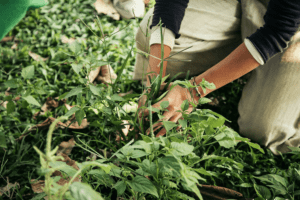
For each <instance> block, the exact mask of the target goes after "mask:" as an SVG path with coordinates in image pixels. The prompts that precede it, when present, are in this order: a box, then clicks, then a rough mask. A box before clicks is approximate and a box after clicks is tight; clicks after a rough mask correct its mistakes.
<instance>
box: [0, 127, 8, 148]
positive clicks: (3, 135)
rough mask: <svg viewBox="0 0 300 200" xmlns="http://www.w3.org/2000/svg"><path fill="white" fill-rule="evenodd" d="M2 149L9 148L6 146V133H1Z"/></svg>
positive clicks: (0, 145) (0, 142) (0, 143)
mask: <svg viewBox="0 0 300 200" xmlns="http://www.w3.org/2000/svg"><path fill="white" fill-rule="evenodd" d="M0 147H2V148H7V146H6V138H5V133H4V131H0Z"/></svg>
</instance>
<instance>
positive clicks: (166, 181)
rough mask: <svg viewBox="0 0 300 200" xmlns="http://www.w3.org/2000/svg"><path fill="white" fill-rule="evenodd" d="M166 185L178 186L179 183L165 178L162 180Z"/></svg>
mask: <svg viewBox="0 0 300 200" xmlns="http://www.w3.org/2000/svg"><path fill="white" fill-rule="evenodd" d="M162 183H163V184H164V185H165V186H168V187H170V188H176V189H177V188H178V187H177V184H176V183H174V182H172V181H169V180H167V179H163V182H162Z"/></svg>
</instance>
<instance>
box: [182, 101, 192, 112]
mask: <svg viewBox="0 0 300 200" xmlns="http://www.w3.org/2000/svg"><path fill="white" fill-rule="evenodd" d="M189 106H190V105H189V101H188V100H184V101H183V102H182V104H181V110H182V111H186V110H187V109H189Z"/></svg>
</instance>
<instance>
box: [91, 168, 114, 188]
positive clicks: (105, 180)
mask: <svg viewBox="0 0 300 200" xmlns="http://www.w3.org/2000/svg"><path fill="white" fill-rule="evenodd" d="M88 174H90V175H94V176H95V177H97V178H98V180H97V183H98V184H102V185H105V186H109V187H110V186H112V185H113V184H115V181H114V179H113V178H112V177H111V176H110V175H109V174H107V173H105V172H104V171H103V170H102V169H93V170H91V171H89V172H88Z"/></svg>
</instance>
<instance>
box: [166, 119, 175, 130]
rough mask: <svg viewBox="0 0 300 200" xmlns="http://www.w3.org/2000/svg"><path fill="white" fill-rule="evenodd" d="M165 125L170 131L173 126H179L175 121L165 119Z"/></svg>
mask: <svg viewBox="0 0 300 200" xmlns="http://www.w3.org/2000/svg"><path fill="white" fill-rule="evenodd" d="M163 125H164V126H165V128H166V131H169V130H171V129H172V128H174V127H176V126H177V124H176V123H175V122H171V121H163Z"/></svg>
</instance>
